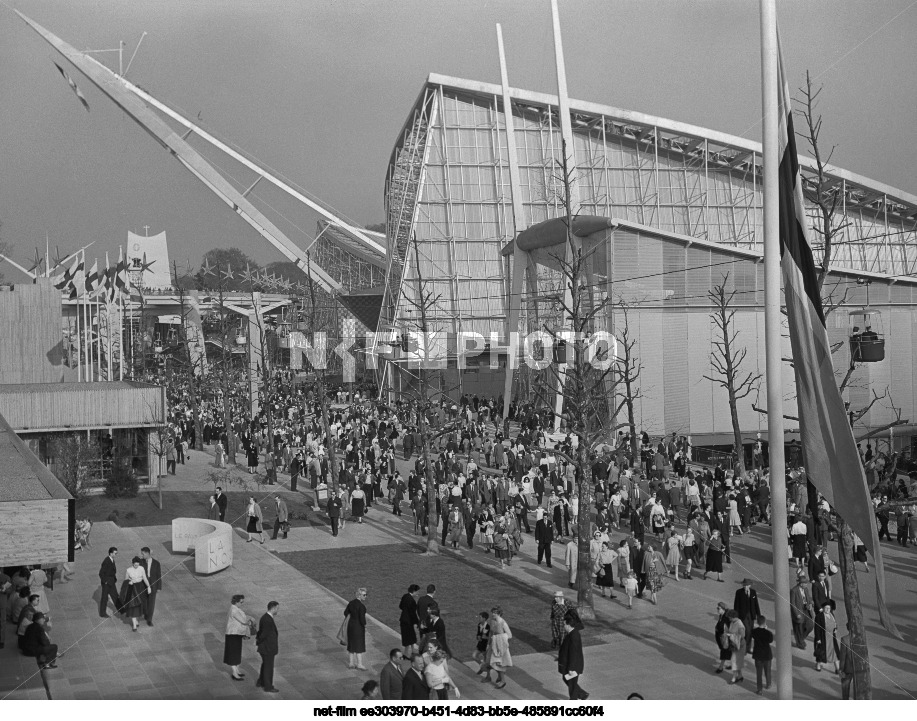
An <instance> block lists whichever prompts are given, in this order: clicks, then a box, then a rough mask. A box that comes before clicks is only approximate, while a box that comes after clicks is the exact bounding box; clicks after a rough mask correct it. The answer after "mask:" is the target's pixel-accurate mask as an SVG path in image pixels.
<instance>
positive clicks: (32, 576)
mask: <svg viewBox="0 0 917 721" xmlns="http://www.w3.org/2000/svg"><path fill="white" fill-rule="evenodd" d="M52 573H54V571H52ZM47 581H48V574H46V573H45V572H44V571H42V570H41V566H32V571H31V573H29V593H32V594H35V595H36V596H38V607H37V608H36V609H35V610H36V611H41V612H42V613H43V614H45V615H46V616H47V615H48V614H49V613H50V612H51V608H50V606H48V597H47V596H45V583H46V582H47Z"/></svg>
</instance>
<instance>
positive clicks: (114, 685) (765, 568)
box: [0, 453, 917, 701]
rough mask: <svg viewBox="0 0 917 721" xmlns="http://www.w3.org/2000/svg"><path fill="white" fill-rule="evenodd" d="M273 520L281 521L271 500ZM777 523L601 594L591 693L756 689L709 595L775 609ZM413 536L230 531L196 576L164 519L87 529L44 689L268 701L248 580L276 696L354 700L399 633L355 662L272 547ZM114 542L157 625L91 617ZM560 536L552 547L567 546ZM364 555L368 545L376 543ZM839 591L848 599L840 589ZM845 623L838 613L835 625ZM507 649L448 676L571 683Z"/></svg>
mask: <svg viewBox="0 0 917 721" xmlns="http://www.w3.org/2000/svg"><path fill="white" fill-rule="evenodd" d="M209 462H210V459H209V457H205V456H204V455H203V454H199V453H192V456H191V459H190V461H189V463H188V464H187V465H186V466H179V475H178V476H170V477H167V478H166V479H164V488H165V490H166V491H170V490H211V489H212V484H210V483H209V482H208V481H207V479H206V474H207V471H208V470H209V467H208V464H209ZM399 465H400V466H403V465H405V464H403V462H399ZM243 475H244V474H243ZM281 478H282V479H284V478H285V477H284V476H282V477H281ZM282 487H283V486H281V488H282ZM271 488H276V487H266V489H265V495H267V492H268V489H271ZM278 490H279V489H278ZM287 492H288V491H287ZM308 494H309V492H308V491H307V492H306V495H308ZM266 520H268V521H270V520H272V514H271V513H270V512H268V513H266ZM768 531H769V529H767V528H766V527H765V528H764V529H756V530H755V531H753V532H752V533H751V534H747V535H745V536H741V537H739V538H737V539H735V540H734V542H733V552H734V563H733V566H732V568H730V569H729V570H728V571H727V574H726V578H727V583H725V584H718V583H716V582H713V581H707V582H702V581H700V580H694V581H690V582H685V581H682V582H680V583H675V582H674V581H671V582H670V583H668V584H667V585H666V587H665V588H664V589H663V591H662V592H661V593H660V604H659V606H653V605H651V604H650V603H648V602H646V601H643V602H640V601H637V602H635V607H634V609H633V610H632V611H628V610H627V608H626V607H625V606H624V605H622V604H620V603H616V602H613V601H610V600H605V599H602V598H600V597H599V598H596V601H595V603H596V609H597V615H598V617H597V620H596V622H594V623H591V624H590V626H589V628H588V629H587V631H586V633H597V634H601V636H602V638H603V640H604V641H605V643H603V644H599V645H593V646H588V647H587V648H586V649H585V656H586V674H585V677H584V681H583V686H584V687H585V688H586V689H588V690H589V691H590V692H591V693H592V694H593V698H595V699H622V698H625V697H626V695H627V694H628V693H629V692H631V691H640V692H641V693H642V694H643V695H644V696H646V697H647V698H656V699H663V698H664V699H714V698H736V699H739V698H746V699H753V698H756V697H755V696H754V681H753V677H754V669H753V664H752V665H751V668H748V664H747V668H746V678H747V679H749V680H748V681H747V682H746V683H745V684H744V685H743V686H740V687H735V686H728V685H727V684H726V679H725V678H723V676H718V675H716V674H714V673H713V672H712V670H713V667H714V666H715V661H714V660H713V659H714V658H715V654H716V649H715V647H714V644H713V640H712V629H713V625H714V622H715V604H716V602H717V601H718V600H725V601H727V602H731V599H732V595H733V594H734V593H735V590H736V587H737V584H736V582H737V581H738V580H740V579H741V578H742V577H743V576H746V575H748V576H750V577H752V578H756V579H760V583H758V588H759V595H760V597H761V601H762V609H763V611H764V613H765V614H766V615H767V616H768V617H769V618H773V596H772V594H771V593H770V591H769V590H768V589H767V588H766V586H765V584H767V583H769V582H770V578H771V571H770V554H769V548H770V545H769V535H768ZM409 538H413V523H412V522H411V521H410V520H405V519H399V518H397V517H395V516H393V515H392V514H391V513H389V512H387V511H386V510H385V506H384V505H383V506H382V507H381V508H377V510H376V511H375V512H373V513H371V514H370V516H369V519H368V521H367V522H366V523H364V524H362V525H357V524H348V525H347V528H346V529H345V531H344V532H343V533H342V535H341V536H339V537H337V538H333V537H332V536H331V535H330V533H329V532H328V530H327V528H326V527H325V526H324V525H322V524H321V523H303V524H301V525H295V524H294V528H293V529H292V531H291V533H290V537H289V538H288V539H286V540H278V541H268V542H267V543H265V544H264V545H263V546H262V545H261V544H258V543H252V544H248V543H245V542H244V540H243V539H244V536H243V535H242V534H241V533H240V534H239V535H238V536H237V538H236V541H235V546H234V554H235V561H234V564H233V566H232V567H231V568H229V569H226V570H224V571H221V572H220V573H218V574H215V575H213V576H198V575H196V574H195V573H194V571H193V558H190V557H188V556H186V555H184V554H175V555H173V554H172V553H171V548H170V545H171V544H170V528H169V527H168V526H157V527H150V528H128V529H121V528H119V527H117V526H115V525H114V524H112V523H107V522H106V523H99V524H97V525H96V527H95V529H94V530H93V534H92V540H93V547H92V548H91V549H89V550H87V551H82V552H80V553H79V554H78V557H77V564H76V565H77V575H76V577H75V578H74V579H73V581H71V582H70V583H67V584H61V583H60V582H58V583H56V584H55V589H54V590H53V591H50V592H49V593H48V596H49V603H50V606H51V614H52V618H53V621H54V628H53V631H52V636H53V640H54V642H55V643H57V644H59V645H60V647H61V649H62V650H64V651H65V655H64V657H63V658H62V659H61V662H60V664H59V668H58V669H56V670H51V671H48V672H47V675H48V680H49V687H50V689H51V692H52V694H53V696H54V698H73V699H100V698H105V699H108V698H118V699H126V698H138V697H139V698H152V699H159V698H163V699H166V698H168V699H209V698H220V699H224V698H225V699H232V698H264V697H265V696H264V694H263V693H261V692H260V691H258V690H257V689H256V688H255V686H254V680H255V678H256V677H257V673H258V656H257V654H256V652H255V648H254V643H253V642H248V643H247V644H246V646H245V648H244V652H243V657H244V663H243V667H244V669H245V670H246V672H247V673H248V680H246V681H245V682H244V683H240V682H234V681H232V680H231V679H230V676H229V672H228V667H226V666H224V665H223V664H222V653H223V632H224V628H225V619H226V613H227V609H228V607H229V599H230V597H231V596H232V595H233V594H234V593H244V594H245V595H246V601H247V603H246V606H247V611H248V612H249V613H250V614H252V615H257V616H260V615H261V613H262V612H263V611H264V608H265V606H266V604H267V602H268V601H269V600H277V601H279V602H280V603H281V609H280V615H279V616H278V619H277V622H278V626H279V628H280V634H281V639H280V649H281V650H280V655H279V656H278V659H277V671H276V679H275V684H276V685H277V686H278V688H280V690H281V693H280V694H278V695H277V696H276V697H275V698H285V699H312V700H321V701H324V700H326V699H327V700H336V699H355V698H358V697H359V688H360V685H361V684H362V683H363V681H365V680H367V679H369V678H378V674H379V671H380V670H381V668H382V665H383V664H384V662H385V660H386V658H387V652H388V650H389V649H390V648H392V647H394V646H397V645H398V640H397V634H396V633H395V631H394V630H392V629H390V628H388V627H386V626H384V625H382V624H381V623H378V622H376V621H374V620H371V623H370V625H369V627H368V629H367V655H366V661H367V665H368V667H369V670H368V671H367V672H357V671H351V670H348V669H347V666H346V664H347V655H346V653H345V651H344V650H343V648H342V647H341V646H340V645H339V644H338V642H337V640H336V639H335V634H336V631H337V625H338V622H337V619H339V618H340V617H341V614H342V611H343V608H344V605H345V601H344V599H341V598H340V597H338V596H336V595H335V594H333V593H331V592H330V591H328V590H327V589H325V588H324V587H322V586H320V585H319V584H317V583H316V582H314V581H313V580H311V579H310V578H308V577H307V576H305V575H303V574H301V573H300V572H299V571H296V570H295V569H293V568H292V567H290V566H288V565H287V564H286V563H285V562H284V561H282V560H281V559H280V558H279V557H278V556H277V555H275V553H273V551H281V552H283V551H294V550H317V549H323V548H340V547H354V548H356V547H363V548H371V547H372V546H376V545H380V544H390V543H403V542H406V541H407V540H408V539H409ZM616 538H618V536H617V535H616ZM109 545H116V546H118V547H119V549H120V551H121V553H120V555H119V563H118V567H119V573H123V572H124V567H125V565H126V563H127V562H128V560H129V558H130V556H131V555H133V554H134V553H136V552H137V551H138V550H139V548H140V547H141V546H143V545H148V546H150V547H151V548H152V549H153V554H154V556H155V557H157V558H158V559H159V560H160V561H161V562H162V564H163V571H164V573H165V574H166V575H165V578H164V580H163V583H164V590H163V592H162V593H161V594H160V595H159V597H158V600H157V609H156V618H155V622H156V626H155V628H148V627H147V626H145V625H144V626H141V630H140V631H139V632H138V633H132V632H131V630H130V624H129V622H127V621H125V620H121V619H119V618H117V617H114V618H109V619H107V620H103V619H100V618H99V617H98V613H97V610H98V598H99V585H98V577H97V571H98V567H99V564H100V562H101V560H102V558H103V556H104V554H105V550H107V548H108V546H109ZM533 546H534V544H533V543H531V542H529V543H527V544H525V545H524V546H523V548H522V558H521V559H520V560H521V561H522V562H521V563H516V564H514V565H513V566H512V567H511V569H508V570H507V571H506V572H505V573H506V574H508V575H510V576H512V577H513V578H514V580H516V581H518V582H520V583H523V584H526V585H528V586H530V587H531V588H533V589H540V590H553V589H555V588H557V587H561V588H566V570H565V569H564V568H563V567H562V565H561V564H560V563H555V569H553V571H549V570H548V569H546V568H544V567H538V566H536V565H535V564H534V562H533V560H532V559H531V553H532V551H534V548H533ZM555 548H556V551H555V556H557V555H559V553H558V552H559V551H560V547H559V546H556V547H555ZM884 549H885V552H886V562H887V565H888V567H889V571H890V573H889V587H890V593H889V602H890V605H891V607H892V611H893V612H894V613H895V614H896V616H897V618H898V620H899V624H900V628H901V630H902V632H903V633H904V634H905V638H906V641H905V642H899V641H896V640H894V639H890V638H889V637H888V636H887V635H885V634H882V633H880V632H879V630H878V628H877V618H876V616H877V614H876V613H875V600H874V599H875V592H874V589H873V588H872V587H871V583H872V579H873V577H872V576H871V575H870V576H865V575H863V574H862V573H861V575H860V579H861V581H862V583H861V593H862V594H863V597H864V603H865V604H866V617H867V626H868V628H869V630H870V638H869V640H870V652H871V660H872V662H873V667H874V670H873V685H874V688H875V696H876V698H907V696H906V694H905V692H904V691H903V689H907V690H908V691H909V692H910V693H914V691H913V689H914V688H917V654H915V652H914V651H913V650H912V649H913V646H914V644H915V643H917V613H915V607H914V606H915V605H914V598H915V596H914V594H917V583H915V581H917V574H915V571H914V552H913V549H902V548H900V547H896V546H893V545H891V544H886V545H885V546H884ZM452 553H454V552H453V551H449V550H447V551H444V552H443V554H442V556H441V558H440V559H436V561H435V562H436V563H442V564H450V563H454V560H453V559H452V558H451V554H452ZM460 553H461V554H462V556H463V560H464V561H470V562H473V563H481V564H489V565H490V566H492V564H493V560H492V557H490V556H485V555H484V554H483V553H482V552H481V551H479V550H475V551H467V550H463V551H460ZM361 555H362V557H364V558H371V551H366V552H364V553H363V554H361ZM427 580H428V579H420V581H419V582H426V581H427ZM431 580H434V581H435V578H434V579H431ZM835 596H836V597H839V596H840V591H839V590H838V591H837V592H836V593H835ZM392 602H395V600H393V601H392ZM841 605H842V604H841ZM839 615H842V612H841V611H840V609H839ZM842 624H843V620H842V619H841V627H843V625H842ZM547 633H548V629H547V628H545V634H547ZM811 648H812V645H811V640H810V643H809V650H808V651H800V650H797V649H794V651H793V654H794V664H795V668H794V677H795V691H796V696H797V698H838V697H839V682H838V680H837V678H836V677H834V676H833V675H829V674H827V673H817V672H816V671H815V670H814V662H813V658H812V655H811ZM514 662H515V667H514V668H513V669H512V671H511V673H510V674H509V675H508V684H507V687H506V688H505V689H503V690H501V691H497V690H496V689H494V688H493V687H492V686H491V685H486V684H481V683H479V682H478V679H477V677H475V676H474V675H473V673H472V672H471V671H470V670H469V669H467V668H464V667H463V666H462V665H461V664H457V663H455V664H454V667H453V675H454V676H455V678H456V681H457V683H458V685H459V687H460V688H461V690H462V692H463V698H468V699H484V698H498V699H502V698H509V699H533V700H535V699H546V698H547V699H560V698H563V697H564V691H565V689H564V687H563V685H562V683H561V681H560V678H559V676H558V674H557V672H556V663H555V661H554V659H553V657H552V656H550V655H548V654H539V653H533V654H527V655H521V656H514ZM35 668H36V667H35V664H34V662H33V661H32V660H31V659H24V658H23V657H22V656H20V655H19V654H18V651H17V650H16V648H15V641H13V643H12V644H9V643H8V644H7V647H6V649H4V650H3V651H0V698H16V699H37V698H44V696H45V694H44V689H43V687H42V685H41V680H40V677H39V676H38V675H37V673H36V671H35ZM895 684H898V686H896V685H895ZM773 693H774V692H773V691H771V692H769V693H768V695H769V696H773Z"/></svg>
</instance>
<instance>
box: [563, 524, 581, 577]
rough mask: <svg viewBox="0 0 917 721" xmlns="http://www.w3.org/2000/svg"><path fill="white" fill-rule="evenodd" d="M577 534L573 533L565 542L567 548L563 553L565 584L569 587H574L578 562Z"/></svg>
mask: <svg viewBox="0 0 917 721" xmlns="http://www.w3.org/2000/svg"><path fill="white" fill-rule="evenodd" d="M578 543H579V541H578V539H577V535H576V534H575V533H574V534H573V538H571V539H570V543H568V544H567V550H566V552H565V554H564V564H565V565H566V566H567V573H568V574H569V575H568V577H567V585H568V586H570V588H576V569H577V564H578V563H579V547H578Z"/></svg>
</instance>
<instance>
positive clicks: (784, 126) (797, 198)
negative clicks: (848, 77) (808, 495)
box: [777, 37, 900, 638]
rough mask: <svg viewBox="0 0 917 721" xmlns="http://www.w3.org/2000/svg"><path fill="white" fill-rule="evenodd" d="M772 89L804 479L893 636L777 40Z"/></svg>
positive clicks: (783, 262) (869, 502) (782, 253)
mask: <svg viewBox="0 0 917 721" xmlns="http://www.w3.org/2000/svg"><path fill="white" fill-rule="evenodd" d="M777 82H778V91H777V92H778V104H779V109H780V110H779V113H780V117H779V121H778V135H779V148H778V157H779V158H780V168H779V175H780V263H781V267H782V268H783V284H784V292H785V294H786V310H787V318H788V320H789V326H790V342H791V344H792V348H793V369H794V372H795V374H796V394H797V395H796V401H797V404H798V407H799V427H800V435H801V437H802V438H801V439H802V446H803V452H804V454H805V458H806V474H807V475H808V476H809V479H810V480H811V482H812V484H813V485H814V486H815V487H816V488H817V489H818V490H819V492H820V493H821V494H822V495H823V496H824V497H825V500H826V501H827V502H828V503H830V504H831V507H832V508H834V509H835V510H836V511H837V513H838V514H839V515H840V516H841V517H842V518H843V519H844V520H845V521H846V522H847V524H848V525H849V526H850V528H851V529H852V530H853V532H854V533H856V534H857V535H858V536H859V537H860V538H862V539H863V541H864V543H865V544H866V547H867V548H868V549H869V550H870V551H872V555H873V558H874V559H875V566H876V596H877V600H878V606H879V616H880V618H881V620H882V625H883V626H885V628H886V629H887V630H888V631H889V632H890V633H892V634H894V635H896V636H898V637H899V638H900V635H899V634H898V630H897V629H896V628H895V624H894V622H893V621H892V619H891V616H890V615H889V613H888V608H887V607H886V605H885V569H884V566H883V564H882V551H881V549H880V547H879V535H878V532H877V529H876V519H875V514H874V513H873V506H872V500H871V499H870V496H869V486H868V485H867V483H866V473H865V472H864V470H863V464H862V462H861V461H860V455H859V453H857V449H856V440H855V439H854V437H853V430H852V429H851V428H850V422H849V421H848V418H847V412H846V409H845V408H844V401H843V399H842V398H841V394H840V391H839V390H838V387H837V380H836V378H835V376H834V364H833V363H832V360H831V344H830V342H829V341H828V331H827V330H826V328H825V314H824V309H823V308H822V302H821V296H820V294H819V288H818V275H817V272H816V266H815V259H814V257H813V254H812V246H811V243H810V242H809V237H808V233H809V231H808V222H807V219H806V212H805V203H804V198H803V194H802V178H801V176H800V174H799V157H798V155H797V153H796V138H795V134H794V131H793V107H792V104H791V100H790V87H789V84H788V83H787V79H786V74H785V72H784V69H783V53H782V52H781V50H780V40H779V37H778V40H777Z"/></svg>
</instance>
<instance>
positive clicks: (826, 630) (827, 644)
mask: <svg viewBox="0 0 917 721" xmlns="http://www.w3.org/2000/svg"><path fill="white" fill-rule="evenodd" d="M835 608H837V604H836V603H835V602H834V599H833V598H826V599H825V600H824V601H822V603H821V608H820V609H819V611H818V613H817V614H816V615H815V670H816V671H821V670H822V664H831V665H832V666H833V668H834V672H835V673H837V672H838V671H839V670H840V662H839V661H838V658H837V652H836V651H835V648H834V636H835V632H836V631H837V620H836V619H835V618H834V609H835ZM36 615H37V614H36Z"/></svg>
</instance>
